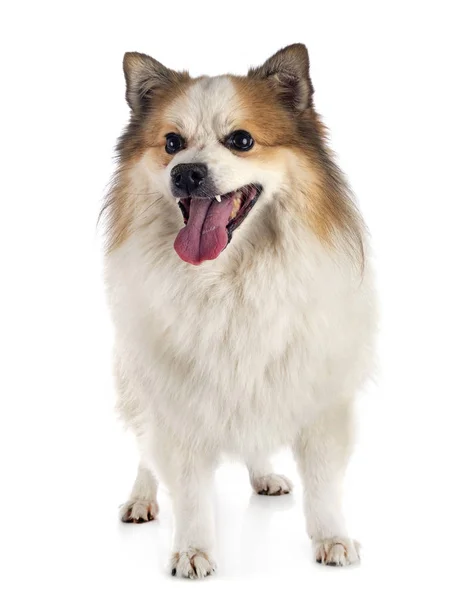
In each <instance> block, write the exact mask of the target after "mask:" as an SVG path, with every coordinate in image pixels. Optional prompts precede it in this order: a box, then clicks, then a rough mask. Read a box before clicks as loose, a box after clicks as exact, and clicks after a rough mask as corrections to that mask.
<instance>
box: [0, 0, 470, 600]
mask: <svg viewBox="0 0 470 600" xmlns="http://www.w3.org/2000/svg"><path fill="white" fill-rule="evenodd" d="M466 4H467V3H466V2H461V3H458V2H451V1H446V2H432V1H428V2H416V1H415V2H412V1H411V2H399V1H394V2H372V1H371V2H344V3H339V2H330V1H328V2H327V1H326V0H324V1H323V2H315V1H310V2H305V3H300V2H297V1H294V0H288V1H286V2H283V3H277V2H274V1H273V2H254V1H253V0H252V1H250V2H243V1H241V0H236V2H231V1H227V2H221V1H219V2H217V3H213V4H211V3H207V2H200V1H199V2H182V1H180V2H170V1H168V2H157V1H153V2H148V3H143V2H137V1H135V0H132V1H131V0H129V1H128V2H126V3H120V2H83V1H82V2H70V3H69V2H60V3H59V2H57V3H52V2H16V3H13V2H11V3H9V4H8V5H7V4H6V3H4V4H3V5H2V9H1V12H2V14H1V16H0V23H1V25H0V27H1V31H0V44H1V46H2V48H1V53H0V57H1V58H0V60H1V71H0V82H1V83H0V85H1V94H0V102H1V123H2V125H1V136H0V152H1V155H2V159H1V188H0V194H1V196H0V198H1V213H0V214H1V234H0V257H1V258H0V260H1V272H0V273H1V275H0V277H1V280H0V281H1V286H2V292H1V296H0V298H1V300H0V302H1V312H0V317H1V330H0V344H1V353H2V356H1V366H2V369H1V371H2V376H1V383H0V386H1V402H2V411H1V417H0V444H1V451H0V460H1V479H0V482H1V487H2V492H1V496H0V503H1V507H0V515H1V525H0V551H1V554H2V556H1V558H0V570H1V571H2V573H3V574H2V575H1V577H0V588H4V590H2V591H1V592H0V595H1V597H2V598H5V599H8V600H10V599H16V598H42V597H45V598H46V597H47V598H48V599H54V600H55V599H63V598H67V599H75V598H80V599H81V598H92V599H95V598H97V599H98V598H99V599H102V598H112V599H120V598H139V597H145V598H159V597H160V598H161V597H170V598H183V597H189V596H190V595H191V596H193V597H197V598H199V597H210V598H216V597H217V598H220V597H221V596H226V595H228V596H231V597H245V598H252V597H253V598H254V597H259V596H262V597H275V598H277V597H292V596H294V597H298V596H300V595H307V596H312V597H314V596H315V597H320V596H321V595H322V596H328V597H329V598H346V597H348V598H359V597H360V598H367V599H369V598H371V599H372V598H374V599H376V598H385V599H388V598H415V597H417V598H422V597H428V596H431V597H432V596H434V595H436V597H440V598H441V597H450V596H451V597H456V598H464V597H469V596H468V595H467V594H469V584H468V560H469V553H470V539H469V533H470V532H469V517H468V513H469V500H470V498H469V494H468V475H469V469H468V460H469V458H470V452H469V439H468V438H469V435H468V427H469V425H468V423H469V416H470V411H469V401H470V384H469V376H468V373H469V368H470V364H469V340H470V322H469V309H470V294H469V275H470V269H469V266H468V262H469V259H470V243H469V233H468V232H469V229H470V218H469V217H470V211H469V203H470V194H469V183H468V182H469V174H468V171H469V158H470V153H469V136H470V127H469V116H468V115H469V111H470V98H469V89H468V81H469V63H468V57H469V56H470V48H469V43H468V38H469V34H468V29H469V26H468V23H469V21H468V17H466V16H465V14H464V8H465V5H466ZM298 41H302V42H304V43H305V44H307V46H308V48H309V50H310V56H311V75H312V79H313V83H314V86H315V89H316V92H315V102H316V106H317V109H318V111H319V112H320V113H321V114H323V115H324V118H325V120H326V123H327V124H328V125H329V127H330V129H331V138H332V145H333V147H334V148H335V149H336V151H337V153H338V158H339V162H340V165H341V166H342V167H343V169H344V170H345V171H346V173H347V174H348V176H349V178H350V181H351V184H352V186H353V188H354V189H355V191H356V193H357V196H358V198H359V201H360V205H361V207H362V210H363V212H364V214H365V217H366V220H367V222H368V224H369V226H370V230H371V233H372V237H373V243H374V248H375V252H376V258H377V270H378V278H379V279H378V281H379V284H378V285H379V292H380V297H381V306H382V325H381V335H380V345H379V351H380V362H381V374H380V377H379V379H378V381H377V384H376V385H375V386H371V387H370V388H369V389H368V390H367V393H365V394H364V396H363V398H362V399H361V401H360V409H361V410H360V412H361V419H360V424H361V427H360V438H359V443H358V447H357V451H356V453H355V455H354V458H353V461H352V463H351V468H350V470H349V476H348V485H347V487H346V509H347V514H348V517H349V522H350V525H351V532H352V533H353V534H354V535H355V536H357V537H358V538H359V539H360V540H361V542H362V544H363V547H364V551H363V562H362V565H361V566H360V567H359V568H353V569H342V570H341V569H331V568H321V567H319V566H317V565H315V564H314V562H313V559H312V555H311V550H310V547H309V541H308V539H307V536H306V534H305V531H304V523H303V517H302V513H301V500H300V498H301V489H300V484H299V482H298V478H297V476H296V474H295V468H294V466H293V463H292V460H291V458H290V456H289V455H288V454H282V455H280V456H279V458H278V461H277V466H278V467H279V470H280V471H281V472H284V473H285V474H287V475H288V476H292V477H293V479H294V482H295V483H296V484H297V485H296V489H295V492H294V494H293V495H292V497H285V498H263V497H254V496H252V494H251V491H250V487H249V484H248V481H247V476H246V473H245V471H244V469H243V467H242V466H240V465H227V466H224V467H223V468H222V469H221V470H220V472H219V474H218V478H217V494H216V498H215V501H216V510H217V520H218V546H219V551H218V561H219V572H218V574H217V575H216V576H215V577H213V578H211V579H209V580H207V581H204V582H181V581H176V580H175V579H174V578H171V577H170V576H168V575H167V573H166V571H165V564H166V561H167V558H168V553H169V545H170V533H171V525H172V516H171V508H170V503H169V498H168V495H167V493H166V492H165V491H164V490H162V492H161V493H160V506H161V516H160V519H159V522H154V523H151V524H146V525H141V526H129V525H123V524H120V523H119V522H118V519H117V507H118V505H119V504H120V503H121V502H123V501H124V500H125V499H126V495H127V493H128V491H129V488H130V485H131V483H132V480H133V477H134V471H135V465H136V456H135V450H134V447H133V444H132V440H131V439H130V438H129V437H128V436H127V435H126V434H125V433H123V431H122V429H121V426H120V424H119V423H118V422H117V420H116V417H115V415H114V413H113V404H114V394H113V387H112V380H111V376H110V351H111V344H112V327H111V324H110V322H109V319H108V315H107V310H106V305H105V301H104V295H103V289H102V283H101V252H100V239H99V235H98V234H97V232H96V228H95V224H96V218H97V215H98V211H99V207H100V203H101V200H102V197H103V193H104V190H105V187H106V184H107V181H108V179H109V177H110V174H111V172H112V168H113V165H112V160H111V159H112V154H113V146H114V142H115V139H116V137H117V135H118V134H119V132H120V130H121V129H122V127H123V126H124V124H125V122H126V119H127V117H128V108H127V106H126V104H125V101H124V78H123V75H122V71H121V60H122V55H123V53H124V52H125V51H126V50H139V51H142V52H146V53H149V54H152V55H153V56H155V57H156V58H157V59H158V60H160V61H161V62H163V63H165V64H167V65H168V66H170V67H173V68H176V69H182V68H188V69H189V70H190V72H191V73H192V74H200V73H203V72H204V73H208V74H217V73H220V72H226V71H232V72H236V73H243V72H245V71H246V69H247V68H248V67H249V66H250V65H252V64H257V63H261V62H263V61H264V60H265V59H266V58H267V57H268V56H269V55H271V54H272V53H274V52H275V51H276V50H277V49H279V48H280V47H281V46H284V45H286V44H289V43H292V42H298ZM168 595H169V596H168Z"/></svg>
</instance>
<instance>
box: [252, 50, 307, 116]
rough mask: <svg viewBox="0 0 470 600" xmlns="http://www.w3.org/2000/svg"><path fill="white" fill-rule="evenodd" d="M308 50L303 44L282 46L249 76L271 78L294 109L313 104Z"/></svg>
mask: <svg viewBox="0 0 470 600" xmlns="http://www.w3.org/2000/svg"><path fill="white" fill-rule="evenodd" d="M309 67H310V63H309V59H308V50H307V48H306V47H305V46H304V45H303V44H292V45H291V46H286V47H285V48H282V49H281V50H279V51H278V52H276V54H274V55H273V56H271V58H268V60H267V61H266V62H265V63H264V64H263V65H261V66H260V67H256V68H254V69H250V71H249V72H248V77H255V78H263V79H270V80H271V81H273V82H274V83H275V84H276V88H277V91H278V93H279V95H280V97H281V99H282V101H283V103H284V104H285V105H286V106H287V107H288V108H290V109H292V110H294V111H299V112H301V111H303V110H305V109H306V108H309V107H311V106H312V95H313V86H312V82H311V80H310V75H309Z"/></svg>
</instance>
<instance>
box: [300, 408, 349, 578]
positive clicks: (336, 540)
mask: <svg viewBox="0 0 470 600" xmlns="http://www.w3.org/2000/svg"><path fill="white" fill-rule="evenodd" d="M351 413H352V407H351V406H350V405H349V404H339V405H336V406H333V407H331V408H329V409H327V410H325V411H324V413H323V414H321V415H319V416H318V418H317V419H316V421H315V422H314V423H313V424H312V425H311V426H310V427H305V428H304V429H302V431H301V432H300V435H299V437H298V440H297V442H296V444H295V446H294V453H295V456H296V459H297V463H298V466H299V471H300V474H301V476H302V479H303V484H304V504H305V516H306V520H307V532H308V534H309V536H310V537H311V539H312V541H313V543H314V550H315V558H316V561H317V562H319V563H322V564H326V565H332V566H343V565H350V564H354V563H356V562H358V561H359V544H358V543H357V542H355V541H354V540H351V539H350V538H349V537H348V534H347V531H346V525H345V522H344V518H343V512H342V508H341V487H342V483H343V477H344V472H345V469H346V466H347V462H348V460H349V456H350V453H351V447H352V434H353V423H352V414H351Z"/></svg>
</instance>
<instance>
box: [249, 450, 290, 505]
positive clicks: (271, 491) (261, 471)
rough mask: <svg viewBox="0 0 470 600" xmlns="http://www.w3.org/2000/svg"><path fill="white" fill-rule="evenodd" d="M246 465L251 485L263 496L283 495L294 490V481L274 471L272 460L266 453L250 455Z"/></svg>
mask: <svg viewBox="0 0 470 600" xmlns="http://www.w3.org/2000/svg"><path fill="white" fill-rule="evenodd" d="M246 466H247V467H248V473H249V475H250V483H251V487H252V488H253V490H254V491H255V492H256V493H257V494H261V495H263V496H282V495H283V494H289V493H290V492H291V491H292V483H291V481H290V480H289V479H287V477H285V476H284V475H276V474H275V473H273V469H272V465H271V461H270V460H269V458H268V457H267V456H265V455H256V456H249V457H247V458H246Z"/></svg>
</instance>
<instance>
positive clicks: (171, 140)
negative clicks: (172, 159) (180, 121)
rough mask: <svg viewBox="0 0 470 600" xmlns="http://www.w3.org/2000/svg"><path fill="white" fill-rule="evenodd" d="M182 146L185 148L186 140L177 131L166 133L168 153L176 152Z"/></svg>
mask: <svg viewBox="0 0 470 600" xmlns="http://www.w3.org/2000/svg"><path fill="white" fill-rule="evenodd" d="M182 148H184V140H183V138H182V137H181V136H180V135H178V134H177V133H167V134H166V144H165V150H166V151H167V152H168V154H176V152H179V151H180V150H181V149H182Z"/></svg>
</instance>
